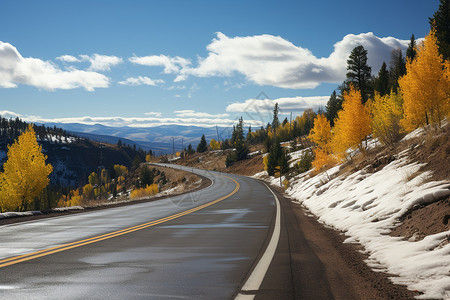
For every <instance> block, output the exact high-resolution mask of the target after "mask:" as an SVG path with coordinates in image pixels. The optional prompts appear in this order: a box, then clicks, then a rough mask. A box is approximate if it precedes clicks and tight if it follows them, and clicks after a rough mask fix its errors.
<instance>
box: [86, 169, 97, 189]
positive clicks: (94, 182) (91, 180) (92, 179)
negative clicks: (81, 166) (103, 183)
mask: <svg viewBox="0 0 450 300" xmlns="http://www.w3.org/2000/svg"><path fill="white" fill-rule="evenodd" d="M88 181H89V183H90V184H91V185H92V186H94V185H98V184H99V180H98V175H97V173H95V172H92V173H91V174H90V175H89V177H88Z"/></svg>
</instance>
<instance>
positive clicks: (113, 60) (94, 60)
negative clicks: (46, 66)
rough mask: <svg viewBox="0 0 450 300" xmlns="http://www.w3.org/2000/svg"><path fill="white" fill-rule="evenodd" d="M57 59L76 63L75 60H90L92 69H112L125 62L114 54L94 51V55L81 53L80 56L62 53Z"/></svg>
mask: <svg viewBox="0 0 450 300" xmlns="http://www.w3.org/2000/svg"><path fill="white" fill-rule="evenodd" d="M56 59H57V60H60V61H64V62H68V63H74V62H89V63H90V66H89V68H88V69H89V70H92V71H110V70H111V67H114V66H116V65H118V64H121V63H123V59H122V58H120V57H117V56H114V55H100V54H97V53H94V54H93V55H91V56H89V55H85V54H82V55H79V56H78V58H77V57H75V56H72V55H61V56H58V57H57V58H56Z"/></svg>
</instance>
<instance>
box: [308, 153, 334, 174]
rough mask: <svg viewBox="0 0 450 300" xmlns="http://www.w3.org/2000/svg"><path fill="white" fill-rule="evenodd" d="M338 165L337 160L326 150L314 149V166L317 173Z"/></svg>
mask: <svg viewBox="0 0 450 300" xmlns="http://www.w3.org/2000/svg"><path fill="white" fill-rule="evenodd" d="M335 163H336V159H335V157H334V156H333V155H331V154H330V153H329V152H328V151H326V150H325V149H322V148H319V147H317V148H316V149H314V160H313V162H312V166H313V168H314V169H316V170H317V171H319V172H320V171H322V170H324V169H328V168H330V167H332V166H333V165H334V164H335Z"/></svg>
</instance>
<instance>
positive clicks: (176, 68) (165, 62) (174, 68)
mask: <svg viewBox="0 0 450 300" xmlns="http://www.w3.org/2000/svg"><path fill="white" fill-rule="evenodd" d="M128 60H129V61H130V62H132V63H133V64H137V65H143V66H149V67H155V66H160V67H164V73H166V74H173V73H178V72H180V70H181V69H183V68H186V67H187V66H188V65H190V64H191V62H190V61H189V60H188V59H186V58H183V57H179V56H176V57H170V56H167V55H162V54H161V55H150V56H133V57H131V58H129V59H128Z"/></svg>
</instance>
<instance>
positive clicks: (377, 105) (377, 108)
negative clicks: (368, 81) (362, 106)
mask: <svg viewBox="0 0 450 300" xmlns="http://www.w3.org/2000/svg"><path fill="white" fill-rule="evenodd" d="M367 104H368V106H369V110H370V113H371V115H372V133H373V136H374V137H375V138H378V140H379V141H380V142H381V143H383V144H384V145H386V146H388V147H393V146H394V143H395V142H397V141H398V140H399V138H400V130H401V128H400V120H401V119H402V118H403V106H402V98H401V96H400V95H399V94H397V93H394V92H393V91H391V93H390V94H389V95H385V96H383V97H381V96H380V94H379V93H375V96H374V99H373V100H372V101H369V102H368V103H367Z"/></svg>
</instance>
